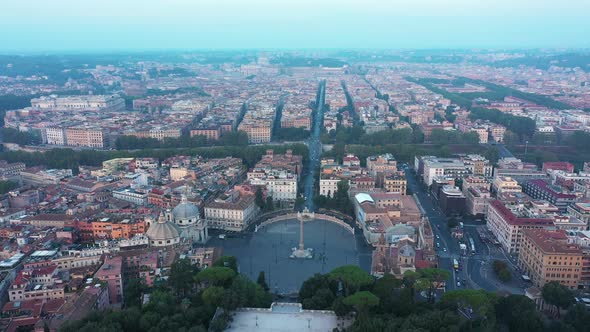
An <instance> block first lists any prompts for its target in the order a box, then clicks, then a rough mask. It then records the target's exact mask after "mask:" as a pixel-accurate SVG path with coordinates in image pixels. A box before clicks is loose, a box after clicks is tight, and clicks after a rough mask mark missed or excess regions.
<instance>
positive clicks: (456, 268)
mask: <svg viewBox="0 0 590 332" xmlns="http://www.w3.org/2000/svg"><path fill="white" fill-rule="evenodd" d="M453 268H455V270H459V262H458V261H457V259H456V258H454V259H453Z"/></svg>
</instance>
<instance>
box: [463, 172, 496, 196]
mask: <svg viewBox="0 0 590 332" xmlns="http://www.w3.org/2000/svg"><path fill="white" fill-rule="evenodd" d="M471 187H485V188H487V189H488V190H489V189H490V181H489V180H488V179H486V178H484V177H483V176H481V175H469V176H466V177H464V178H463V185H462V186H461V189H462V190H463V194H465V193H466V191H467V190H468V189H469V188H471Z"/></svg>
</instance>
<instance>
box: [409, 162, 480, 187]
mask: <svg viewBox="0 0 590 332" xmlns="http://www.w3.org/2000/svg"><path fill="white" fill-rule="evenodd" d="M422 164H423V171H422V174H420V175H421V176H422V180H423V181H424V183H425V184H426V185H428V186H430V185H431V184H432V181H433V180H434V178H435V177H439V176H443V175H445V176H450V177H453V178H463V177H464V176H466V175H468V174H469V170H468V169H467V168H466V167H465V164H464V163H463V161H461V160H459V159H450V158H437V157H424V158H423V159H422Z"/></svg>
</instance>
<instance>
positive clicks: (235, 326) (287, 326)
mask: <svg viewBox="0 0 590 332" xmlns="http://www.w3.org/2000/svg"><path fill="white" fill-rule="evenodd" d="M296 305H298V304H295V303H273V305H272V307H271V308H272V309H259V308H242V309H237V310H236V311H233V312H232V321H231V322H230V323H229V324H228V327H227V328H226V330H225V331H232V332H238V331H239V332H261V331H262V332H266V331H268V332H300V331H312V332H332V331H333V330H334V328H336V327H340V329H341V328H342V326H343V325H342V324H344V327H348V326H349V324H350V323H351V321H350V320H347V319H339V318H338V316H336V314H335V313H334V312H333V311H328V310H301V309H300V308H301V307H298V308H296ZM339 323H340V325H339Z"/></svg>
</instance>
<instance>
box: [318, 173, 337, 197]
mask: <svg viewBox="0 0 590 332" xmlns="http://www.w3.org/2000/svg"><path fill="white" fill-rule="evenodd" d="M341 180H342V179H341V178H339V177H336V176H332V175H323V174H322V175H321V177H320V195H322V196H326V197H334V194H335V193H336V192H337V191H338V182H340V181H341Z"/></svg>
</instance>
